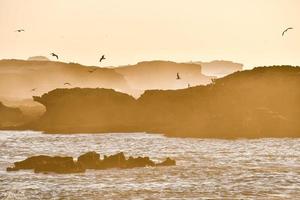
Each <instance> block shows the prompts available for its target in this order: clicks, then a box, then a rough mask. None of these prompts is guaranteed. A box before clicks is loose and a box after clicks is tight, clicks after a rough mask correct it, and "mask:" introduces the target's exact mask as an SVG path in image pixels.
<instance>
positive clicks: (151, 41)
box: [0, 0, 300, 68]
mask: <svg viewBox="0 0 300 200" xmlns="http://www.w3.org/2000/svg"><path fill="white" fill-rule="evenodd" d="M299 19H300V1H299V0H226V1H223V0H151V1H150V0H126V1H124V0H81V1H79V0H78V1H75V0H0V59H4V58H17V59H27V58H28V57H30V56H36V55H44V56H48V57H50V56H49V53H51V52H56V53H57V54H59V55H60V57H61V60H62V61H65V62H79V63H82V64H86V65H99V63H98V60H99V57H100V55H101V54H105V55H106V57H107V60H105V62H104V63H102V64H101V66H109V65H126V64H133V63H136V62H138V61H142V60H158V59H159V60H172V61H178V62H186V61H191V60H192V61H210V60H214V59H224V60H232V61H236V62H241V63H244V64H245V65H246V67H247V68H251V67H253V66H258V65H273V64H291V65H300V20H299ZM290 26H291V27H294V29H293V30H290V31H289V32H288V33H287V34H286V35H285V36H284V37H282V36H281V32H282V31H283V30H284V29H285V28H287V27H290ZM20 28H24V29H25V30H26V32H24V33H17V32H14V31H15V30H16V29H20Z"/></svg>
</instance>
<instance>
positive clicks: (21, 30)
mask: <svg viewBox="0 0 300 200" xmlns="http://www.w3.org/2000/svg"><path fill="white" fill-rule="evenodd" d="M24 31H25V30H24V29H18V30H16V32H19V33H21V32H24Z"/></svg>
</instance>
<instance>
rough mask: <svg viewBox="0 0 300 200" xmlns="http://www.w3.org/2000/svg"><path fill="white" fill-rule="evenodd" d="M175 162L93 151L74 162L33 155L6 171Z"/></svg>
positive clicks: (78, 169) (58, 170)
mask: <svg viewBox="0 0 300 200" xmlns="http://www.w3.org/2000/svg"><path fill="white" fill-rule="evenodd" d="M175 164H176V163H175V161H174V160H171V159H169V158H167V159H166V161H164V162H162V163H158V164H155V163H154V162H153V161H152V160H150V158H149V157H137V158H133V157H131V156H130V157H129V158H128V159H126V157H125V155H124V153H123V152H120V153H117V154H115V155H111V156H104V159H103V160H101V159H100V154H98V153H96V152H94V151H92V152H88V153H85V154H83V155H81V156H79V157H78V159H77V162H74V160H73V158H72V157H59V156H54V157H51V156H45V155H40V156H32V157H29V158H27V159H25V160H23V161H20V162H15V163H14V167H7V169H6V171H8V172H11V171H18V170H24V169H32V170H34V172H35V173H40V172H42V173H47V172H53V173H80V172H84V171H85V170H86V169H95V170H103V169H110V168H120V169H127V168H136V167H147V166H152V167H153V166H171V165H175Z"/></svg>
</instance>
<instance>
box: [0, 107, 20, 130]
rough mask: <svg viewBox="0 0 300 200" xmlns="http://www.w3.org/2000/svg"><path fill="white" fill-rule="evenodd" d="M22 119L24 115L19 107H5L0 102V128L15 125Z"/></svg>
mask: <svg viewBox="0 0 300 200" xmlns="http://www.w3.org/2000/svg"><path fill="white" fill-rule="evenodd" d="M23 120H24V115H23V113H22V112H21V110H20V109H19V108H11V107H7V106H5V105H4V104H2V102H0V128H6V127H12V126H17V125H20V124H21V123H22V121H23Z"/></svg>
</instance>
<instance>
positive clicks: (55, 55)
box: [50, 53, 58, 60]
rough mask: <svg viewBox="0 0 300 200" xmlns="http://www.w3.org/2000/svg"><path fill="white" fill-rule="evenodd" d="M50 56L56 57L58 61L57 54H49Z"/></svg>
mask: <svg viewBox="0 0 300 200" xmlns="http://www.w3.org/2000/svg"><path fill="white" fill-rule="evenodd" d="M50 55H51V56H54V57H56V59H57V60H58V55H57V54H55V53H51V54H50Z"/></svg>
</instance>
